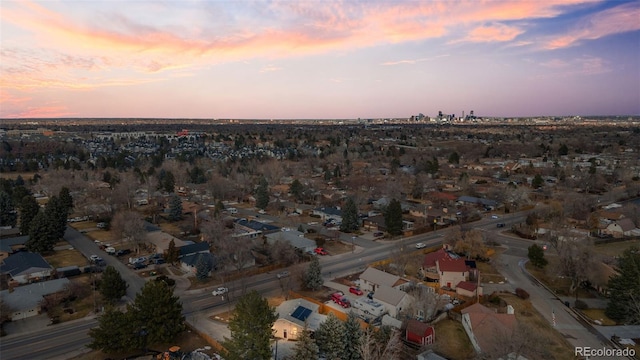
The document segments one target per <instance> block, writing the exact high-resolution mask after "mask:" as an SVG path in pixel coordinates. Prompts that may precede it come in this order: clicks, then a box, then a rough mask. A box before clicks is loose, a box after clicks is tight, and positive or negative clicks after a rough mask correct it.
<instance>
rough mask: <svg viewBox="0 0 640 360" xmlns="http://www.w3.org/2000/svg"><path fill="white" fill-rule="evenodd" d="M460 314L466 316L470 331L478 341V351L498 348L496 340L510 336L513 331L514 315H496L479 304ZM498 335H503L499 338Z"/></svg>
mask: <svg viewBox="0 0 640 360" xmlns="http://www.w3.org/2000/svg"><path fill="white" fill-rule="evenodd" d="M462 313H463V314H468V316H469V320H470V322H471V330H472V331H473V334H474V335H475V337H476V339H477V340H478V345H479V346H480V349H484V350H489V349H492V348H493V347H495V346H499V344H496V340H497V339H500V338H504V336H508V335H510V334H511V333H513V330H514V329H515V325H516V317H515V315H513V314H498V313H496V312H495V311H493V310H491V309H489V308H487V307H486V306H484V305H481V304H479V303H476V304H473V305H471V306H469V307H468V308H466V309H463V310H462ZM500 334H504V335H503V336H501V335H500ZM498 341H499V340H498Z"/></svg>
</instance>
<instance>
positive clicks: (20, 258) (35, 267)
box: [0, 251, 52, 277]
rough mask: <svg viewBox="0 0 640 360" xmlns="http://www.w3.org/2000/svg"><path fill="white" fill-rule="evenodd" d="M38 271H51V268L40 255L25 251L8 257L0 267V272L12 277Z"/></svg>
mask: <svg viewBox="0 0 640 360" xmlns="http://www.w3.org/2000/svg"><path fill="white" fill-rule="evenodd" d="M40 269H52V267H51V265H49V263H47V261H46V260H45V259H44V258H43V257H42V256H41V255H40V254H36V253H32V252H27V251H20V252H18V253H15V254H13V255H10V256H8V257H7V258H6V259H4V261H3V262H2V266H0V272H2V273H9V274H10V275H11V276H12V277H14V276H20V275H24V274H28V273H32V272H36V271H40Z"/></svg>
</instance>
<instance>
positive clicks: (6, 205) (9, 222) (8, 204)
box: [0, 191, 18, 227]
mask: <svg viewBox="0 0 640 360" xmlns="http://www.w3.org/2000/svg"><path fill="white" fill-rule="evenodd" d="M17 223H18V213H17V212H16V209H15V206H14V204H13V200H12V199H11V195H9V194H8V193H7V192H4V191H2V192H0V226H11V227H14V226H16V224H17Z"/></svg>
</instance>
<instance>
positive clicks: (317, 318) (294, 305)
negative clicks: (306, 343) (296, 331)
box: [276, 299, 327, 331]
mask: <svg viewBox="0 0 640 360" xmlns="http://www.w3.org/2000/svg"><path fill="white" fill-rule="evenodd" d="M319 308H320V306H319V305H318V304H315V303H312V302H311V301H308V300H305V299H293V300H288V301H284V302H282V303H281V304H280V305H278V307H277V308H276V312H277V313H278V321H280V320H285V321H288V322H290V323H293V324H296V325H298V326H300V327H304V324H305V321H306V322H307V326H308V329H309V330H313V331H315V330H317V329H318V327H319V326H320V324H322V323H323V322H324V320H325V319H326V318H327V317H326V315H321V314H319V313H318V309H319ZM294 315H295V316H294ZM302 319H304V320H302Z"/></svg>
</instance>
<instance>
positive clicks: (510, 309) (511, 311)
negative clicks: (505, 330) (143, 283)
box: [507, 305, 514, 315]
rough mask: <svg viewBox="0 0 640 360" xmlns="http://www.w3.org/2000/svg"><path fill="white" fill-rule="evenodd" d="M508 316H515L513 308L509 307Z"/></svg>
mask: <svg viewBox="0 0 640 360" xmlns="http://www.w3.org/2000/svg"><path fill="white" fill-rule="evenodd" d="M507 314H509V315H513V314H514V312H513V306H511V305H507Z"/></svg>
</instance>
